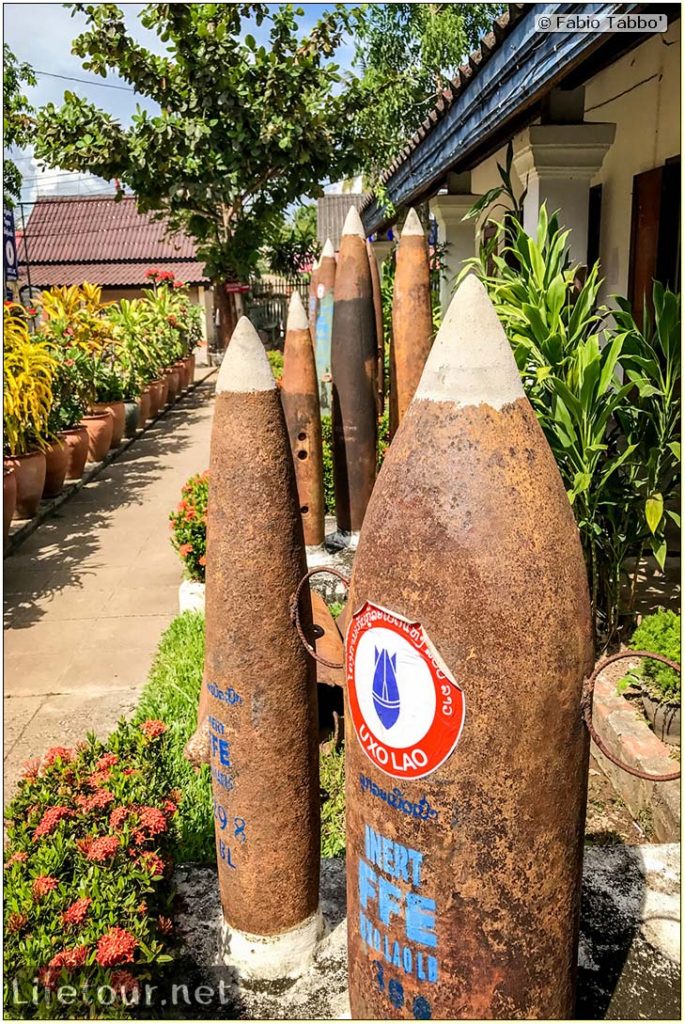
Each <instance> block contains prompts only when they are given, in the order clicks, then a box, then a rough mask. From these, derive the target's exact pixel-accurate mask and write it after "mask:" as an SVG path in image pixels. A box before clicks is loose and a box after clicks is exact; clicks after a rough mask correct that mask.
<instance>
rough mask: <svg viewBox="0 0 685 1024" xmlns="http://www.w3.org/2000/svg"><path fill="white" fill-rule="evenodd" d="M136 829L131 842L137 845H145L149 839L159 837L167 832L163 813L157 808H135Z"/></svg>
mask: <svg viewBox="0 0 685 1024" xmlns="http://www.w3.org/2000/svg"><path fill="white" fill-rule="evenodd" d="M136 812H137V815H138V822H139V825H138V828H137V829H135V830H134V832H133V841H134V843H136V844H137V845H139V846H140V845H141V844H142V843H146V842H147V841H148V840H149V839H153V838H154V837H155V836H159V835H161V834H162V833H163V832H166V830H167V820H166V815H165V814H164V811H160V810H159V808H157V807H137V808H136Z"/></svg>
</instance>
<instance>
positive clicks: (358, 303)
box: [331, 207, 377, 533]
mask: <svg viewBox="0 0 685 1024" xmlns="http://www.w3.org/2000/svg"><path fill="white" fill-rule="evenodd" d="M331 364H332V373H333V474H334V481H335V511H336V519H337V523H338V528H339V529H340V530H341V531H344V532H346V533H356V532H357V531H359V530H360V529H361V525H362V522H363V520H364V515H365V513H366V506H367V505H368V503H369V498H370V497H371V491H372V490H373V485H374V481H375V478H376V432H377V419H376V384H375V381H376V321H375V313H374V308H373V287H372V283H371V269H370V267H369V258H368V256H367V253H366V244H365V239H364V228H363V227H362V222H361V220H360V217H359V214H358V213H357V211H356V210H355V208H354V207H350V211H349V213H348V215H347V219H346V221H345V225H344V227H343V233H342V239H341V242H340V252H339V254H338V266H337V270H336V275H335V306H334V310H333V337H332V344H331Z"/></svg>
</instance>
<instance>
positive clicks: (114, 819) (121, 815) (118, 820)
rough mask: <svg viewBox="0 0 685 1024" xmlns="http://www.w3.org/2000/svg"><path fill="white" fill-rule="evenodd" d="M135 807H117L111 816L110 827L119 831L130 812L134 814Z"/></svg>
mask: <svg viewBox="0 0 685 1024" xmlns="http://www.w3.org/2000/svg"><path fill="white" fill-rule="evenodd" d="M134 811H135V807H134V806H133V805H131V806H130V807H115V808H114V810H113V811H112V813H111V814H110V816H109V827H110V828H113V829H116V830H117V831H118V830H119V829H120V828H121V827H122V825H123V824H124V822H125V821H126V819H127V818H128V816H129V814H133V812H134Z"/></svg>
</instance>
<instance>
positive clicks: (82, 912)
mask: <svg viewBox="0 0 685 1024" xmlns="http://www.w3.org/2000/svg"><path fill="white" fill-rule="evenodd" d="M92 902H93V901H92V899H91V898H90V897H89V896H84V897H83V899H80V900H75V901H74V902H73V903H72V904H71V906H70V907H67V909H66V910H65V911H64V913H63V914H62V920H63V921H64V923H65V924H83V922H84V921H85V919H86V915H87V913H88V907H89V906H90V905H91V903H92Z"/></svg>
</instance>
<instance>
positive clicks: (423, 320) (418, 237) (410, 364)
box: [392, 209, 433, 429]
mask: <svg viewBox="0 0 685 1024" xmlns="http://www.w3.org/2000/svg"><path fill="white" fill-rule="evenodd" d="M396 259H397V263H396V269H395V285H394V291H393V296H392V345H393V360H392V365H393V370H394V374H395V388H396V396H397V397H396V401H397V409H396V423H394V424H393V426H394V427H395V429H396V428H397V426H399V424H400V423H401V422H402V419H403V417H404V414H405V413H406V411H407V408H408V407H409V403H410V402H411V400H412V398H413V397H414V392H415V391H416V388H417V387H418V383H419V381H420V379H421V374H422V373H423V368H424V366H425V365H426V359H427V358H428V353H429V352H430V350H431V345H432V344H433V316H432V312H431V291H430V267H429V264H428V248H427V246H426V237H425V235H424V232H423V227H422V225H421V221H420V220H419V218H418V215H417V213H416V210H414V209H411V210H410V211H409V213H408V214H407V219H406V220H405V222H404V227H403V228H402V233H401V235H400V244H399V245H398V247H397V257H396Z"/></svg>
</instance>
